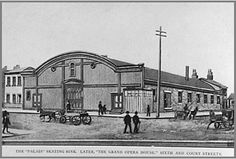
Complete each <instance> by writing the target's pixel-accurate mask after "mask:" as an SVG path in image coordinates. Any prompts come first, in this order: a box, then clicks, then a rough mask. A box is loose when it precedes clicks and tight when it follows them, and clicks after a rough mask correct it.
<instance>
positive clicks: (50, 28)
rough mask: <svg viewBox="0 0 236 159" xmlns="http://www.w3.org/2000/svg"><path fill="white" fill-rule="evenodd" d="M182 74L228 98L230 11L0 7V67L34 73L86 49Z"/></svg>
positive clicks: (113, 5) (166, 6)
mask: <svg viewBox="0 0 236 159" xmlns="http://www.w3.org/2000/svg"><path fill="white" fill-rule="evenodd" d="M160 26H162V30H164V31H166V32H167V37H166V38H163V39H162V46H161V47H162V57H161V60H162V63H161V65H162V70H163V71H167V72H170V73H174V74H178V75H183V76H184V75H185V66H189V67H190V76H191V75H192V69H196V70H197V74H198V76H199V77H203V78H206V76H207V72H208V69H212V71H213V76H214V80H216V81H218V82H220V83H222V84H224V85H226V86H227V87H228V95H229V94H230V93H232V92H234V6H233V3H222V2H220V3H219V2H218V3H217V2H215V3H213V2H211V3H203V2H198V3H196V2H189V3H187V2H185V3H183V2H181V3H180V2H178V3H176V2H173V3H159V2H152V3H150V2H149V3H147V2H142V3H127V2H126V3H118V2H110V3H101V2H100V3H95V2H94V3H92V2H90V3H81V2H75V3H74V2H73V3H66V2H64V3H62V2H61V3H44V2H41V3H30V2H27V3H3V7H2V65H3V66H5V65H6V66H8V69H12V67H13V66H14V65H16V64H19V65H20V66H22V67H28V66H31V67H34V68H37V67H38V66H39V65H41V64H42V63H43V62H45V61H46V60H48V59H50V58H52V57H54V56H56V55H59V54H61V53H65V52H70V51H87V52H92V53H96V54H99V55H108V57H110V58H113V59H117V60H121V61H126V62H129V63H134V64H138V63H144V64H145V66H146V67H150V68H154V69H158V64H159V63H158V62H159V38H158V36H156V35H155V31H156V30H159V28H160Z"/></svg>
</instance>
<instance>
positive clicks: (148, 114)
mask: <svg viewBox="0 0 236 159" xmlns="http://www.w3.org/2000/svg"><path fill="white" fill-rule="evenodd" d="M147 116H150V106H149V105H148V106H147Z"/></svg>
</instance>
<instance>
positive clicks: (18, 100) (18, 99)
mask: <svg viewBox="0 0 236 159" xmlns="http://www.w3.org/2000/svg"><path fill="white" fill-rule="evenodd" d="M17 103H21V94H17Z"/></svg>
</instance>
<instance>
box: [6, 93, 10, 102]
mask: <svg viewBox="0 0 236 159" xmlns="http://www.w3.org/2000/svg"><path fill="white" fill-rule="evenodd" d="M6 103H10V94H7V97H6Z"/></svg>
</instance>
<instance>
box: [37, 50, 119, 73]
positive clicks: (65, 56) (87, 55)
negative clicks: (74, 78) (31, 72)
mask: <svg viewBox="0 0 236 159" xmlns="http://www.w3.org/2000/svg"><path fill="white" fill-rule="evenodd" d="M78 58H82V59H90V60H94V61H97V62H100V63H102V64H104V65H106V66H108V67H109V68H111V69H112V70H113V71H115V72H116V71H117V70H118V68H117V66H116V65H115V64H114V63H113V62H112V61H111V60H109V59H107V58H105V57H103V56H100V55H97V54H95V53H91V52H84V51H72V52H66V53H62V54H60V55H57V56H54V57H52V58H50V59H48V60H47V61H45V62H44V63H43V64H41V65H40V66H39V67H37V68H36V69H35V74H37V75H39V74H41V73H43V72H44V71H45V70H47V69H48V68H50V67H53V66H54V65H56V64H57V63H60V62H62V61H65V60H71V59H78Z"/></svg>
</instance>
